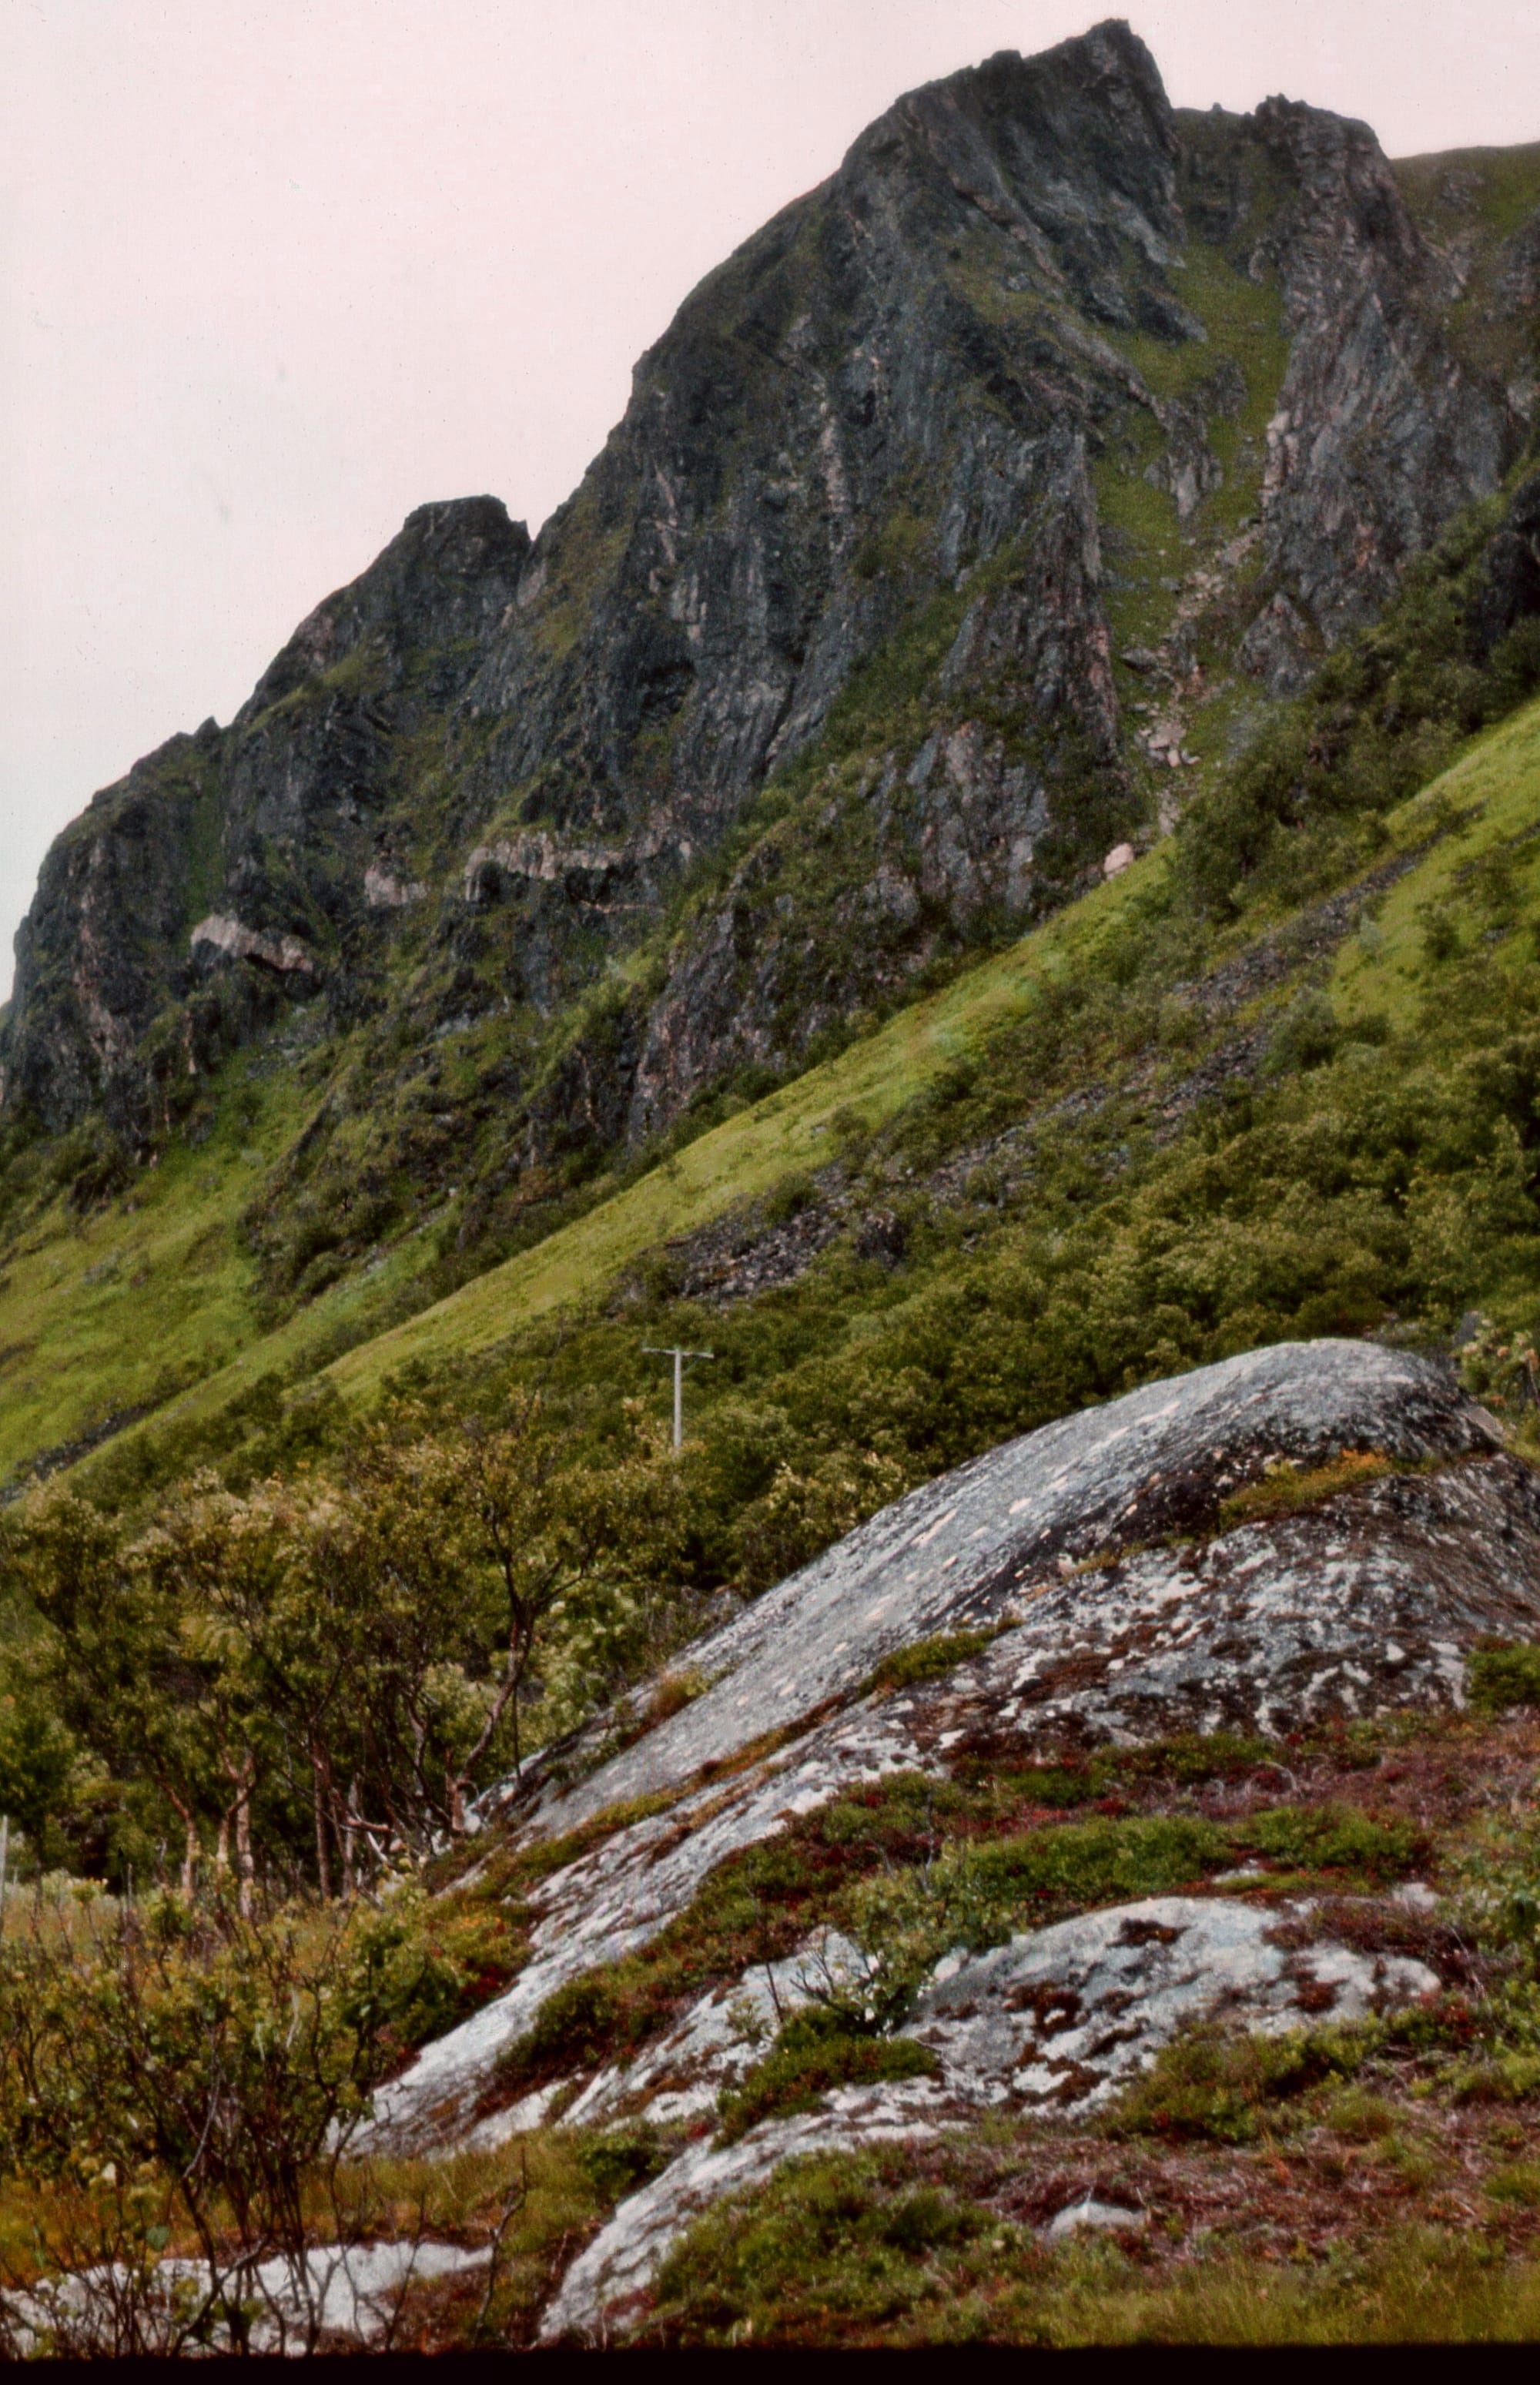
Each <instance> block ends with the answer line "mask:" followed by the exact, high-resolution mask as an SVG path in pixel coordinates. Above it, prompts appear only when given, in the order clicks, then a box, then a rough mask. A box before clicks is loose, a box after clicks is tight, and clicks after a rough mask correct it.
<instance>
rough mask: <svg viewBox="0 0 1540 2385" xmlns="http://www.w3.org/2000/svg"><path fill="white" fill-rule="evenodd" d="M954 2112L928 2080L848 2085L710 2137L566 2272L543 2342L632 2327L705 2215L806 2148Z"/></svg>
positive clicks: (898, 2132)
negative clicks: (811, 2107)
mask: <svg viewBox="0 0 1540 2385" xmlns="http://www.w3.org/2000/svg"><path fill="white" fill-rule="evenodd" d="M949 2117H955V2115H954V2113H953V2112H952V2110H951V2107H950V2104H949V2103H948V2101H947V2099H946V2098H944V2097H943V2096H942V2095H941V2094H940V2092H938V2090H937V2089H936V2088H934V2087H932V2086H931V2085H930V2084H929V2082H928V2081H927V2080H925V2079H918V2080H914V2081H913V2082H905V2083H904V2084H902V2085H900V2086H894V2087H882V2088H862V2089H857V2088H840V2089H838V2090H837V2091H836V2092H834V2093H833V2094H832V2095H830V2096H829V2098H828V2101H827V2104H826V2108H825V2109H824V2110H823V2111H819V2112H803V2113H799V2114H798V2115H797V2116H796V2117H794V2118H792V2119H789V2120H767V2121H764V2123H763V2124H762V2125H761V2126H760V2127H759V2128H757V2129H751V2130H750V2132H749V2134H748V2135H747V2136H746V2137H740V2138H739V2141H738V2142H737V2143H736V2144H731V2145H716V2144H714V2142H712V2141H711V2139H710V2138H703V2139H702V2141H701V2142H699V2143H698V2144H693V2145H691V2146H689V2148H688V2150H687V2151H686V2152H684V2153H682V2154H680V2155H679V2157H678V2159H677V2161H674V2162H671V2163H670V2164H669V2166H668V2167H667V2169H665V2170H664V2172H663V2175H662V2176H661V2177H660V2178H655V2179H653V2180H652V2184H651V2185H650V2186H645V2187H643V2188H642V2190H641V2191H640V2194H633V2195H632V2196H631V2197H630V2198H629V2200H628V2201H627V2202H625V2203H623V2204H621V2205H620V2208H619V2210H618V2211H616V2213H615V2216H614V2217H613V2218H612V2219H611V2220H610V2221H609V2223H608V2225H607V2226H605V2227H604V2228H602V2229H601V2230H600V2232H599V2234H598V2235H597V2236H596V2237H595V2238H594V2240H593V2242H592V2243H591V2244H590V2245H589V2246H588V2248H587V2250H586V2251H584V2252H582V2253H580V2254H578V2258H577V2260H576V2261H574V2263H573V2264H572V2266H571V2268H570V2269H568V2271H567V2273H566V2276H565V2278H564V2279H563V2280H562V2284H561V2288H560V2291H558V2293H557V2294H556V2296H555V2299H554V2300H553V2303H552V2304H551V2306H550V2308H549V2309H548V2310H547V2312H546V2315H545V2317H544V2320H543V2321H542V2323H541V2327H540V2341H541V2342H542V2343H560V2342H563V2341H566V2340H567V2339H568V2338H577V2339H578V2341H586V2342H590V2343H603V2342H606V2341H610V2340H611V2338H612V2336H613V2334H614V2333H615V2330H616V2329H618V2328H619V2327H621V2326H623V2325H624V2323H625V2320H626V2317H627V2308H628V2305H631V2304H634V2302H635V2300H636V2298H637V2297H638V2296H639V2295H640V2294H642V2293H644V2292H645V2291H646V2290H647V2288H648V2286H649V2285H651V2283H652V2279H653V2278H654V2277H655V2276H656V2274H657V2272H658V2270H659V2268H660V2267H661V2266H662V2265H663V2263H664V2261H665V2260H666V2259H667V2257H668V2254H670V2252H671V2251H672V2250H673V2248H674V2246H675V2245H676V2244H677V2242H678V2241H679V2239H680V2238H681V2237H682V2236H683V2235H684V2234H685V2232H686V2231H687V2229H689V2227H690V2226H691V2225H692V2224H693V2222H694V2221H695V2220H696V2219H698V2218H699V2217H700V2216H701V2215H702V2212H705V2211H708V2210H710V2208H711V2207H712V2205H713V2204H716V2203H720V2202H722V2201H723V2200H724V2199H725V2198H726V2197H727V2195H730V2194H739V2193H742V2192H744V2191H747V2190H748V2189H749V2188H751V2187H755V2186H758V2185H761V2184H762V2183H763V2182H764V2179H767V2178H769V2177H771V2176H772V2175H773V2174H774V2173H775V2171H776V2170H777V2169H779V2168H780V2166H781V2165H782V2164H783V2163H784V2162H788V2161H794V2160H796V2159H797V2158H798V2157H799V2155H801V2154H831V2153H851V2152H856V2151H858V2150H859V2149H860V2148H861V2147H862V2146H863V2145H870V2144H884V2143H891V2142H893V2141H894V2140H895V2139H896V2138H899V2139H901V2138H905V2137H926V2136H932V2135H934V2134H935V2132H936V2129H937V2128H938V2125H939V2124H940V2122H941V2121H943V2120H944V2119H947V2118H949Z"/></svg>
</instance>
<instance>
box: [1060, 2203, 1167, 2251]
mask: <svg viewBox="0 0 1540 2385" xmlns="http://www.w3.org/2000/svg"><path fill="white" fill-rule="evenodd" d="M1148 2226H1149V2214H1148V2212H1144V2211H1131V2210H1129V2208H1128V2207H1127V2205H1126V2204H1122V2203H1098V2202H1097V2200H1096V2198H1095V2196H1094V2195H1087V2198H1086V2200H1085V2202H1084V2203H1071V2204H1066V2205H1065V2207H1064V2209H1063V2210H1062V2211H1058V2212H1055V2214H1054V2216H1053V2217H1052V2218H1051V2219H1050V2220H1049V2224H1048V2226H1047V2227H1046V2228H1045V2229H1043V2239H1044V2241H1045V2242H1046V2243H1049V2244H1062V2242H1063V2241H1064V2239H1065V2238H1066V2236H1078V2235H1079V2234H1080V2232H1081V2230H1082V2229H1087V2228H1088V2229H1092V2230H1093V2231H1095V2230H1098V2229H1100V2230H1104V2231H1108V2230H1110V2231H1112V2232H1120V2231H1121V2230H1123V2229H1129V2228H1131V2229H1139V2228H1147V2227H1148Z"/></svg>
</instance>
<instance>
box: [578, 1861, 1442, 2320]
mask: <svg viewBox="0 0 1540 2385" xmlns="http://www.w3.org/2000/svg"><path fill="white" fill-rule="evenodd" d="M1279 1918H1280V1917H1278V1916H1276V1915H1274V1914H1273V1913H1270V1912H1267V1911H1265V1910H1261V1909H1259V1908H1257V1907H1255V1906H1250V1905H1247V1904H1240V1903H1237V1902H1231V1901H1230V1900H1227V1899H1219V1898H1199V1897H1179V1896H1168V1897H1150V1898H1146V1899H1144V1900H1143V1901H1141V1902H1140V1903H1138V1904H1124V1905H1118V1906H1115V1907H1113V1908H1112V1909H1111V1910H1108V1911H1104V1912H1101V1913H1096V1914H1089V1915H1087V1916H1085V1917H1082V1918H1080V1919H1077V1920H1074V1921H1066V1922H1062V1923H1061V1924H1059V1925H1058V1926H1057V1927H1056V1928H1053V1929H1042V1930H1038V1931H1037V1932H1035V1933H1034V1934H1032V1935H1031V1936H1028V1937H1023V1938H1017V1939H1013V1940H1012V1942H1011V1943H1010V1944H1009V1945H1006V1946H1001V1947H998V1948H996V1949H995V1950H994V1952H993V1953H991V1954H983V1955H979V1956H977V1957H975V1958H974V1959H972V1960H966V1959H958V1958H949V1960H948V1961H947V1962H946V1963H943V1964H942V1965H940V1966H939V1967H938V1974H937V1977H936V1979H935V1980H934V1981H933V1983H932V1985H931V1986H930V1987H929V1988H928V1989H927V1990H926V1991H925V1993H924V1995H923V1996H922V1997H921V1999H920V2001H919V2004H918V2006H917V2008H916V2011H915V2014H914V2017H913V2020H912V2021H911V2022H910V2024H909V2025H908V2027H907V2029H905V2031H904V2032H903V2033H904V2034H905V2035H907V2036H913V2037H915V2038H917V2039H918V2040H919V2042H921V2043H922V2044H924V2045H927V2046H929V2047H930V2048H931V2049H932V2051H933V2052H934V2053H935V2054H937V2055H938V2057H939V2059H940V2063H941V2077H940V2078H939V2079H936V2080H931V2079H920V2080H913V2081H905V2082H903V2083H902V2084H900V2085H897V2086H888V2087H882V2088H841V2089H838V2090H837V2091H836V2092H833V2093H831V2094H830V2095H828V2096H827V2097H826V2099H825V2103H824V2105H823V2107H822V2108H821V2109H820V2110H818V2111H815V2112H807V2113H800V2114H798V2115H797V2116H795V2117H793V2118H790V2119H787V2120H766V2121H763V2122H762V2123H761V2124H760V2126H759V2127H758V2128H757V2129H751V2130H750V2131H749V2133H748V2134H747V2135H746V2136H744V2137H742V2138H740V2139H739V2141H738V2142H736V2143H734V2144H729V2145H718V2144H716V2143H714V2142H713V2141H712V2140H711V2139H709V2138H702V2139H701V2140H700V2141H699V2142H696V2143H694V2144H691V2145H689V2146H687V2148H686V2149H685V2151H684V2152H683V2153H681V2154H679V2155H678V2156H677V2159H676V2160H675V2161H673V2162H672V2163H670V2165H669V2166H668V2167H667V2168H666V2169H665V2170H664V2172H663V2173H662V2175H661V2176H660V2177H659V2178H657V2179H653V2180H652V2183H651V2184H650V2185H648V2186H646V2187H644V2188H642V2190H641V2191H640V2193H638V2194H634V2195H632V2196H631V2197H630V2198H629V2199H628V2200H627V2202H625V2203H623V2204H621V2205H620V2207H619V2209H618V2210H617V2211H616V2212H615V2215H614V2216H613V2217H612V2218H611V2219H610V2221H609V2222H608V2224H607V2225H606V2226H605V2227H604V2228H603V2229H601V2231H600V2233H599V2235H598V2236H596V2237H595V2239H594V2241H593V2242H592V2243H591V2244H590V2246H589V2247H588V2248H587V2250H586V2251H585V2252H584V2253H582V2254H579V2256H578V2259H577V2260H576V2261H575V2262H574V2263H573V2265H572V2267H571V2268H570V2269H569V2270H568V2272H567V2274H566V2276H565V2279H564V2280H563V2283H562V2286H561V2289H560V2291H559V2292H558V2294H557V2295H556V2297H555V2299H554V2301H553V2303H552V2304H551V2307H550V2309H549V2310H548V2312H547V2314H546V2316H545V2320H544V2323H543V2326H542V2329H541V2340H542V2341H546V2342H559V2341H564V2340H565V2339H568V2338H577V2339H578V2340H580V2341H589V2342H603V2341H609V2340H610V2339H611V2338H612V2336H613V2335H614V2334H615V2332H616V2331H618V2330H623V2329H624V2327H625V2325H626V2323H627V2317H628V2316H633V2315H634V2313H635V2309H636V2306H637V2304H638V2300H639V2297H640V2296H641V2295H642V2294H643V2293H644V2292H645V2291H646V2290H647V2288H648V2287H649V2286H650V2284H651V2283H652V2279H653V2278H654V2277H655V2276H656V2275H657V2272H658V2269H659V2268H660V2267H661V2266H662V2264H663V2263H664V2261H665V2260H666V2259H667V2257H668V2254H669V2253H670V2252H671V2251H672V2250H673V2248H674V2246H675V2245H676V2244H677V2243H678V2241H680V2239H681V2238H682V2237H683V2235H684V2234H685V2233H686V2231H687V2230H688V2229H689V2227H690V2226H691V2225H692V2224H693V2223H694V2221H695V2220H697V2219H698V2218H700V2217H701V2216H702V2214H703V2213H704V2212H706V2211H707V2210H709V2209H710V2208H711V2207H712V2205H713V2204H716V2203H719V2202H721V2201H723V2200H725V2199H726V2198H727V2196H729V2195H734V2194H739V2193H742V2192H745V2191H748V2190H750V2189H751V2188H753V2187H756V2186H759V2185H762V2184H763V2183H764V2180H765V2179H767V2178H770V2177H772V2176H773V2175H774V2173H775V2172H776V2170H777V2169H779V2168H780V2167H781V2166H782V2165H783V2164H784V2163H786V2162H789V2161H795V2160H797V2159H800V2158H801V2157H803V2156H805V2155H812V2154H832V2153H847V2152H852V2151H858V2150H859V2149H860V2148H861V2147H862V2146H863V2145H866V2144H874V2143H880V2142H891V2141H892V2140H894V2139H895V2138H904V2137H910V2136H919V2137H928V2136H933V2135H935V2134H936V2133H937V2132H938V2130H941V2129H947V2128H949V2127H952V2128H955V2127H957V2126H959V2125H966V2123H967V2120H968V2118H969V2117H970V2115H972V2114H976V2113H977V2112H978V2111H979V2110H980V2109H991V2108H1001V2107H1009V2108H1013V2109H1016V2110H1033V2109H1037V2110H1041V2111H1043V2112H1044V2113H1045V2114H1048V2115H1050V2116H1055V2117H1057V2116H1062V2115H1068V2114H1073V2113H1076V2112H1083V2111H1086V2110H1089V2109H1091V2108H1093V2107H1094V2106H1095V2105H1097V2104H1102V2103H1105V2102H1106V2101H1107V2100H1108V2099H1109V2098H1110V2097H1111V2096H1112V2095H1113V2094H1115V2093H1116V2092H1117V2091H1118V2089H1119V2088H1120V2087H1122V2086H1123V2085H1124V2084H1125V2083H1126V2082H1127V2081H1128V2080H1129V2079H1131V2078H1133V2077H1134V2076H1135V2075H1136V2073H1137V2072H1138V2071H1140V2070H1142V2069H1144V2068H1147V2067H1148V2066H1149V2063H1150V2062H1151V2061H1152V2060H1153V2059H1154V2057H1155V2055H1156V2054H1158V2053H1159V2051H1160V2049H1161V2046H1163V2045H1165V2044H1168V2043H1169V2042H1170V2041H1171V2039H1172V2038H1173V2037H1174V2036H1175V2035H1176V2033H1177V2032H1178V2031H1179V2030H1180V2029H1186V2028H1189V2027H1191V2026H1193V2025H1194V2024H1195V2023H1198V2022H1201V2021H1206V2020H1217V2019H1224V2020H1226V2021H1229V2022H1231V2023H1233V2024H1235V2025H1236V2026H1237V2027H1240V2028H1243V2029H1259V2030H1261V2031H1264V2032H1277V2031H1279V2030H1283V2029H1291V2028H1298V2027H1300V2026H1302V2025H1305V2024H1306V2023H1307V2022H1309V2021H1312V2020H1317V2021H1318V2020H1320V2019H1321V2018H1323V2017H1326V2016H1328V2015H1329V2016H1330V2017H1332V2018H1335V2019H1338V2020H1351V2019H1359V2018H1361V2017H1363V2015H1364V2014H1366V2013H1368V2012H1371V2011H1379V2010H1383V2009H1386V2008H1388V2007H1391V2006H1394V2005H1397V2004H1409V2003H1410V2002H1413V2001H1414V2000H1415V1999H1416V1998H1417V1997H1418V1996H1420V1995H1425V1994H1428V1993H1430V1992H1432V1991H1434V1989H1436V1988H1437V1986H1438V1985H1439V1981H1438V1979H1437V1977H1436V1975H1435V1974H1434V1972H1433V1971H1431V1970H1429V1969H1428V1967H1426V1966H1425V1965H1424V1964H1422V1963H1418V1962H1413V1961H1411V1960H1410V1959H1409V1958H1408V1957H1406V1956H1404V1955H1383V1954H1382V1955H1373V1954H1358V1953H1355V1952H1354V1951H1352V1950H1351V1949H1349V1948H1347V1947H1346V1946H1341V1945H1337V1944H1335V1943H1334V1942H1331V1941H1329V1940H1327V1941H1323V1942H1319V1943H1315V1944H1310V1945H1306V1946H1305V1947H1303V1948H1298V1949H1295V1950H1293V1951H1290V1950H1288V1949H1286V1948H1285V1947H1283V1946H1280V1945H1278V1944H1276V1943H1274V1934H1275V1932H1276V1931H1277V1925H1278V1921H1279ZM1292 1918H1294V1919H1296V1920H1298V1918H1299V1914H1298V1911H1297V1912H1296V1913H1295V1914H1294V1915H1293V1916H1292ZM1144 2225H1145V2216H1144V2214H1142V2213H1141V2212H1137V2211H1130V2210H1125V2209H1124V2208H1123V2207H1122V2206H1121V2205H1115V2204H1101V2203H1099V2202H1096V2201H1094V2200H1090V2199H1087V2200H1084V2201H1082V2202H1080V2203H1078V2204H1071V2205H1070V2206H1069V2207H1068V2208H1067V2209H1066V2210H1064V2211H1062V2212H1060V2213H1059V2214H1058V2215H1057V2216H1056V2217H1055V2218H1054V2220H1053V2221H1052V2222H1051V2223H1050V2224H1049V2227H1048V2229H1046V2230H1045V2231H1044V2232H1045V2235H1046V2237H1047V2239H1048V2241H1050V2242H1057V2241H1062V2239H1063V2238H1065V2237H1066V2236H1069V2235H1072V2234H1074V2232H1076V2231H1077V2230H1078V2229H1137V2228H1141V2227H1143V2226H1144Z"/></svg>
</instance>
